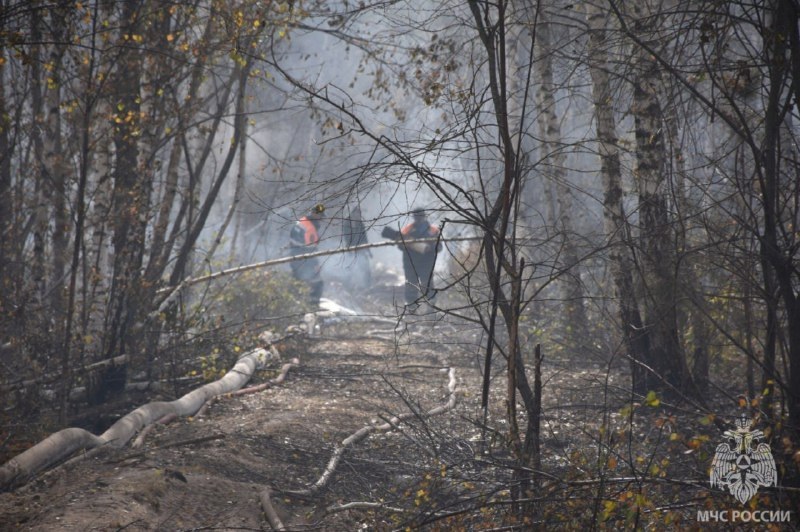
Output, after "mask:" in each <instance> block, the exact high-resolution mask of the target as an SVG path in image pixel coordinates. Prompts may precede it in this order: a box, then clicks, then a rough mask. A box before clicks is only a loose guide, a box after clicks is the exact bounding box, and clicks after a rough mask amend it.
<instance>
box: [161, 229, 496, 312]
mask: <svg viewBox="0 0 800 532" xmlns="http://www.w3.org/2000/svg"><path fill="white" fill-rule="evenodd" d="M480 239H481V237H476V236H464V237H456V238H440V237H436V238H415V239H408V240H404V241H403V243H402V244H415V243H430V242H465V241H469V240H480ZM397 245H401V243H400V242H397V241H395V240H384V241H381V242H373V243H370V244H360V245H358V246H349V247H344V248H336V249H326V250H323V251H314V252H312V253H303V254H302V255H294V256H291V257H281V258H279V259H270V260H265V261H261V262H255V263H253V264H245V265H243V266H237V267H235V268H228V269H227V270H220V271H218V272H214V273H209V274H207V275H201V276H199V277H193V278H189V279H184V280H183V281H181V282H180V284H178V285H176V286H166V287H164V288H161V289H159V290H158V291H157V292H156V294H158V295H163V294H167V293H168V294H169V296H168V299H172V298H174V297H175V294H176V293H177V292H180V290H181V289H183V288H185V287H187V286H192V285H194V284H197V283H203V282H206V281H213V280H214V279H218V278H220V277H224V276H226V275H232V274H235V273H243V272H246V271H250V270H257V269H259V268H268V267H270V266H278V265H279V264H286V263H289V262H293V261H296V260H304V259H311V258H314V257H325V256H327V255H336V254H339V253H350V252H353V251H361V250H363V249H371V248H379V247H385V246H397ZM161 306H164V302H162V305H161ZM159 308H161V307H159Z"/></svg>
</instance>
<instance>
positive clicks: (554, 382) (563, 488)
mask: <svg viewBox="0 0 800 532" xmlns="http://www.w3.org/2000/svg"><path fill="white" fill-rule="evenodd" d="M397 294H399V291H398V290H396V289H394V288H392V287H383V288H382V289H377V290H375V291H374V292H373V293H371V295H370V297H368V298H365V299H364V300H362V301H360V302H359V305H360V307H361V309H360V310H362V311H363V312H364V315H366V316H372V317H373V318H374V319H372V318H365V317H360V318H358V319H353V318H337V319H335V320H328V321H327V322H323V325H322V328H321V330H320V331H319V334H318V335H315V336H302V337H296V338H294V339H291V340H288V341H286V342H284V343H282V344H280V345H278V350H279V352H280V353H281V358H282V361H281V362H276V364H275V365H274V366H273V367H272V368H270V369H268V370H264V371H260V372H259V373H258V374H257V375H256V377H255V378H254V379H253V381H252V382H251V384H258V383H261V382H266V381H268V380H269V379H271V378H274V377H275V375H276V373H277V368H279V367H280V364H281V363H285V362H287V361H289V360H291V359H293V358H298V359H299V364H298V365H297V366H295V367H293V368H292V369H291V370H290V371H289V373H288V374H287V376H286V379H285V380H284V381H283V382H282V383H281V384H278V385H274V386H270V387H268V388H267V389H265V390H263V391H260V392H257V393H250V394H245V395H239V396H229V397H222V398H219V400H217V401H215V402H214V403H213V404H212V405H211V407H210V408H209V409H208V410H207V412H206V413H205V414H203V415H202V416H199V417H195V418H191V419H180V420H176V421H174V422H172V423H169V424H166V425H159V426H157V427H156V428H155V430H154V431H153V432H152V433H151V434H150V435H149V437H148V438H147V440H146V441H145V445H144V446H143V447H142V448H140V449H131V448H126V449H122V450H113V449H108V450H105V451H104V452H103V453H102V454H96V455H93V456H90V457H87V458H85V459H83V460H77V461H72V462H71V463H70V464H68V465H63V466H61V467H58V468H55V469H54V470H52V471H50V472H48V473H45V474H43V475H40V476H39V477H38V478H37V479H35V480H33V481H32V482H30V483H29V484H27V485H26V486H24V487H22V488H19V489H17V490H16V491H14V492H11V493H4V494H0V527H2V529H4V530H37V531H38V530H41V531H52V530H80V531H88V530H170V531H172V530H269V529H270V526H269V524H268V523H267V520H266V519H265V516H264V513H263V510H262V504H261V501H260V495H261V494H262V493H263V491H264V489H265V488H267V487H269V488H270V490H271V493H272V496H271V501H272V503H273V504H274V506H275V509H276V511H277V513H278V515H279V517H280V519H281V520H282V521H283V523H284V524H285V525H286V527H287V529H290V530H305V529H314V530H320V529H321V530H391V529H405V528H406V527H411V528H416V527H425V528H430V529H436V528H437V527H440V529H442V530H450V529H465V530H468V529H489V528H492V527H493V526H499V525H500V524H508V523H512V524H513V519H514V517H512V516H511V514H512V513H513V512H512V511H511V508H512V507H513V506H512V505H509V504H508V499H509V491H508V489H507V488H508V486H509V485H510V479H511V478H512V477H513V469H512V465H511V459H510V453H509V452H508V447H507V445H505V444H504V442H503V438H502V435H503V434H504V433H506V432H507V428H506V426H505V419H504V418H505V406H504V405H505V403H504V389H505V382H504V378H503V377H502V366H501V365H500V364H499V363H498V364H497V365H496V368H495V371H496V372H497V374H496V376H495V377H494V379H493V384H492V391H491V394H492V395H491V397H492V405H494V406H493V408H492V409H491V411H490V412H489V416H488V418H487V420H486V425H485V426H486V427H487V430H482V429H481V425H482V419H483V418H482V410H481V408H480V401H481V393H480V390H481V368H482V365H483V360H482V359H483V355H482V352H481V350H480V348H479V347H478V346H479V345H480V343H481V338H480V331H479V330H477V329H476V328H475V327H474V326H467V325H465V324H464V322H460V321H456V320H454V319H452V318H449V317H448V318H446V319H445V317H443V316H442V315H440V314H436V313H425V312H420V313H418V314H417V315H408V316H403V317H401V318H397V315H396V312H397V311H396V309H395V308H394V307H392V305H391V304H390V301H391V300H392V299H393V298H394V297H396V296H397ZM332 297H335V296H332ZM393 313H394V314H393ZM528 363H529V364H530V363H531V361H530V360H528ZM450 369H452V370H454V371H455V377H456V383H457V388H456V392H455V393H456V399H457V401H456V404H455V407H454V408H452V409H450V410H448V411H445V412H443V413H441V414H439V415H437V416H434V417H430V418H427V417H426V416H425V415H424V413H425V412H427V411H428V410H430V409H432V408H435V407H438V406H442V405H444V404H446V403H447V401H448V396H449V392H448V375H449V373H448V371H449V370H450ZM628 380H629V379H628V376H627V370H626V365H625V364H623V363H621V362H620V361H611V362H609V361H607V360H604V359H602V358H601V357H597V356H594V355H587V356H584V357H581V358H575V356H574V355H573V356H570V355H568V354H567V353H566V351H560V352H557V353H554V354H551V353H548V352H547V351H545V362H544V365H543V381H544V394H543V399H544V401H543V402H544V409H543V411H544V415H543V419H542V434H541V441H542V449H543V457H542V458H543V470H545V471H547V474H548V477H547V478H546V479H545V480H544V481H543V482H544V483H546V484H547V485H548V486H549V487H548V488H547V490H545V491H546V497H543V498H542V501H544V502H545V503H546V504H548V505H549V507H550V508H551V509H550V510H549V511H548V513H547V514H546V515H544V514H540V515H539V517H538V518H539V519H550V520H552V523H553V524H555V525H556V526H560V527H562V528H571V526H572V525H577V524H579V523H582V524H584V525H585V524H587V523H590V522H592V521H597V520H600V519H608V520H609V521H608V523H609V524H610V525H614V524H615V523H616V524H619V523H620V522H623V524H624V522H625V520H630V519H631V517H630V512H629V511H627V513H626V512H625V511H623V509H624V508H625V507H626V504H627V505H628V510H629V509H630V505H631V504H633V503H632V502H630V501H629V500H628V499H631V500H632V497H633V496H631V497H628V495H627V494H628V493H632V492H635V494H636V495H640V496H641V495H642V493H646V496H647V497H648V498H649V499H650V500H652V501H653V502H652V504H649V505H647V506H646V505H644V504H643V503H642V500H641V499H638V500H637V504H638V505H639V507H640V508H647V509H648V511H649V512H650V513H651V514H652V512H655V511H656V509H657V508H658V504H659V503H662V504H665V503H664V501H670V504H676V505H677V504H678V503H684V504H685V505H687V507H689V508H690V510H689V511H688V512H684V511H683V510H681V509H680V508H682V507H681V506H676V511H675V512H672V517H671V518H670V520H669V521H667V522H673V523H678V522H680V521H681V520H682V519H683V520H685V519H691V515H692V514H691V512H694V507H693V506H692V504H693V502H692V501H694V503H697V501H699V500H701V498H702V497H704V496H705V494H703V493H702V491H703V489H704V488H703V489H701V488H700V485H701V483H705V481H706V480H705V479H707V476H706V475H707V473H706V468H707V465H708V464H707V460H708V459H709V457H708V454H707V451H708V450H709V449H710V450H711V453H712V454H713V448H714V445H715V444H716V442H715V441H714V438H710V437H706V438H700V439H697V434H695V432H692V430H687V431H683V430H681V431H678V429H677V428H675V424H676V416H679V415H680V414H678V413H676V411H673V412H669V413H663V412H662V413H655V412H654V411H655V410H656V409H655V408H651V410H653V412H651V411H643V412H644V413H643V414H642V416H641V417H642V418H643V419H642V420H641V421H640V422H637V423H636V424H635V425H634V426H633V428H632V429H631V428H630V427H628V429H625V423H626V418H625V408H626V404H627V405H630V402H629V398H628V397H627V392H626V390H627V388H628ZM651 406H652V405H651ZM638 408H640V410H641V409H644V408H645V406H639V407H638ZM409 412H415V413H416V414H417V415H416V416H415V417H413V418H411V419H407V420H404V421H402V422H401V423H398V424H396V426H395V429H394V430H390V431H374V432H373V433H372V434H370V435H369V436H368V437H367V438H366V439H364V440H363V441H360V442H358V443H356V444H354V445H352V446H348V447H347V448H346V450H345V453H344V455H343V458H342V461H341V462H340V463H339V464H338V467H337V468H336V469H335V471H334V472H333V474H332V475H331V476H330V481H329V482H328V484H327V485H326V486H324V487H323V488H322V489H320V490H318V491H317V492H315V493H313V494H310V495H309V494H307V495H298V494H297V493H293V492H297V491H302V490H304V489H307V488H308V487H309V486H311V485H313V484H314V483H315V482H317V481H318V479H320V476H321V475H322V474H323V472H324V471H325V468H326V465H327V464H328V462H329V460H330V459H331V456H332V453H333V451H334V448H335V446H336V444H337V443H339V442H342V441H343V440H344V439H345V438H347V437H348V436H350V435H351V434H353V433H354V432H356V431H357V430H359V429H361V428H363V427H365V426H368V425H377V424H381V423H384V421H385V420H387V419H389V418H391V417H392V416H395V415H400V414H404V413H409ZM621 412H622V413H621ZM682 419H688V416H684V417H683V418H682ZM659 420H661V421H659ZM601 427H605V428H601ZM709 433H711V434H714V433H715V432H714V431H713V430H711V431H709ZM615 434H616V435H619V437H620V438H621V437H623V436H624V435H626V434H627V443H625V441H623V442H620V441H619V440H616V441H615V439H614V438H615V436H614V435H615ZM671 434H679V437H678V438H675V437H674V436H671ZM692 438H695V439H694V440H693V439H692ZM709 440H710V441H709ZM632 441H635V442H637V443H634V444H631V442H632ZM693 442H695V443H693ZM672 444H674V445H675V446H674V447H670V445H672ZM704 449H705V451H706V454H705V455H702V456H701V454H700V453H701V451H703V450H704ZM674 456H678V457H680V461H678V460H675V459H674V458H672V457H674ZM626 457H629V458H630V463H631V464H639V465H640V466H641V465H642V464H641V463H640V460H645V459H646V460H649V461H650V462H649V463H648V464H645V465H644V466H643V469H648V468H649V471H650V475H651V477H652V478H653V479H655V480H658V479H661V480H662V481H663V482H662V483H661V484H659V483H658V482H655V481H654V482H653V483H652V485H653V486H656V487H657V489H658V495H656V494H655V491H654V490H652V489H650V488H649V487H648V486H649V484H647V483H644V484H643V483H641V482H639V483H638V484H636V485H635V486H634V487H631V485H632V483H633V484H635V482H636V481H635V480H634V481H632V480H630V474H629V473H628V472H627V471H626V470H624V468H623V463H625V460H626ZM641 457H644V458H641ZM665 457H666V458H665ZM670 460H671V462H670ZM653 466H655V469H653ZM634 469H635V467H634ZM659 471H661V473H660V472H659ZM598 478H599V479H608V482H606V483H605V484H603V485H602V486H600V487H598V484H597V483H596V482H597V479H598ZM624 478H628V481H627V483H625V482H622V481H620V480H619V479H624ZM554 479H555V480H554ZM670 479H673V480H674V482H673V483H670V482H669V481H670ZM678 479H683V481H679V480H678ZM583 482H585V484H583ZM642 486H644V488H645V489H644V490H643V488H642ZM637 490H638V491H637ZM697 492H701V493H700V494H699V495H698V494H697ZM608 501H612V502H614V505H613V506H610V505H609V504H607V503H608ZM350 503H363V504H359V505H356V506H360V507H352V506H351V507H350V508H346V507H345V505H347V504H350ZM479 506H486V507H487V508H489V511H484V512H477V511H472V512H470V511H469V509H470V508H472V509H473V510H474V508H476V507H479ZM553 508H558V510H553ZM575 512H579V513H578V515H580V516H581V517H577V516H576V514H575ZM603 512H605V513H603ZM676 512H677V513H676ZM476 516H477V517H476ZM662 518H663V516H660V517H659V519H662ZM615 519H618V520H621V521H615ZM637 519H638V517H637ZM539 522H540V523H541V522H542V521H539ZM426 523H427V524H426ZM530 525H531V522H528V523H527V525H526V524H525V522H524V521H523V522H519V523H518V525H517V526H518V527H519V528H517V529H523V528H528V526H530ZM511 529H515V528H511Z"/></svg>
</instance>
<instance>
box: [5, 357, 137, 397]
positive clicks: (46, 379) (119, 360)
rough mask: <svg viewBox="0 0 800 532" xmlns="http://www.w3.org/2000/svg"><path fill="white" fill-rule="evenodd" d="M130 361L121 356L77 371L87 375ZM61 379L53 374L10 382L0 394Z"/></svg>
mask: <svg viewBox="0 0 800 532" xmlns="http://www.w3.org/2000/svg"><path fill="white" fill-rule="evenodd" d="M127 361H128V355H119V356H117V357H114V358H107V359H106V360H101V361H100V362H95V363H94V364H89V365H88V366H83V367H82V368H77V369H76V371H80V372H82V373H86V372H89V371H93V370H96V369H100V368H104V367H106V366H116V365H118V364H124V363H126V362H127ZM60 377H61V374H60V373H59V374H55V373H51V374H48V375H43V376H41V377H37V378H35V379H28V380H23V381H16V382H10V383H8V384H4V385H2V386H0V392H10V391H14V390H18V389H19V388H27V387H28V386H33V385H34V384H41V383H43V382H44V383H50V382H54V381H56V380H58V379H59V378H60Z"/></svg>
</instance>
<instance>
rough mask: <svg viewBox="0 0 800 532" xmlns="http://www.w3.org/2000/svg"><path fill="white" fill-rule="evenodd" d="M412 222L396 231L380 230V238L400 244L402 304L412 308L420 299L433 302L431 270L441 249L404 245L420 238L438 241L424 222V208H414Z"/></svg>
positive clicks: (427, 244)
mask: <svg viewBox="0 0 800 532" xmlns="http://www.w3.org/2000/svg"><path fill="white" fill-rule="evenodd" d="M412 216H413V217H412V220H411V222H410V223H408V224H407V225H406V226H405V227H403V228H402V229H401V230H400V231H396V230H394V229H392V228H390V227H384V228H383V231H382V233H381V234H382V236H383V237H385V238H391V239H394V240H397V241H399V242H400V249H401V250H402V251H403V273H404V274H405V277H406V285H405V300H406V304H408V305H411V306H414V305H416V303H417V302H418V301H419V300H420V299H421V298H423V297H424V298H426V299H428V300H430V299H433V297H434V296H435V295H436V292H435V290H434V288H433V268H434V266H435V265H436V255H437V254H438V253H439V251H441V249H442V243H441V242H439V241H438V240H437V241H435V242H406V240H414V239H420V238H438V237H439V234H440V231H439V228H438V227H436V226H435V225H432V224H431V223H430V222H428V218H427V216H426V214H425V210H424V209H414V211H412Z"/></svg>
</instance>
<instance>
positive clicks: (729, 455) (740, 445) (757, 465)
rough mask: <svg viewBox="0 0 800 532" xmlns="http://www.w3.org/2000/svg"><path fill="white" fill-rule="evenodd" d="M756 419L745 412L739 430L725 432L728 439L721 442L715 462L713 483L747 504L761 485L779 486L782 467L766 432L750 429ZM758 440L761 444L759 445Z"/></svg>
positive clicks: (739, 421)
mask: <svg viewBox="0 0 800 532" xmlns="http://www.w3.org/2000/svg"><path fill="white" fill-rule="evenodd" d="M751 424H752V421H751V420H750V418H748V417H747V416H745V415H742V416H741V417H740V418H739V419H737V420H736V430H726V431H725V432H724V433H723V434H724V435H725V437H727V438H728V442H726V443H720V444H719V445H717V452H716V453H715V454H714V460H713V461H712V462H711V487H712V488H713V487H717V486H719V487H720V488H722V489H727V490H728V491H729V492H730V493H731V495H733V496H734V497H736V499H737V500H738V501H739V502H740V503H742V504H744V503H746V502H747V501H749V500H750V499H751V498H752V497H753V495H755V494H756V492H757V491H758V488H759V486H776V485H777V484H778V471H777V469H776V468H775V460H774V459H773V458H772V452H771V451H770V449H769V445H767V444H766V443H764V442H763V441H760V440H763V439H764V433H763V432H761V431H760V430H750V425H751ZM756 443H757V445H755V444H756Z"/></svg>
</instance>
